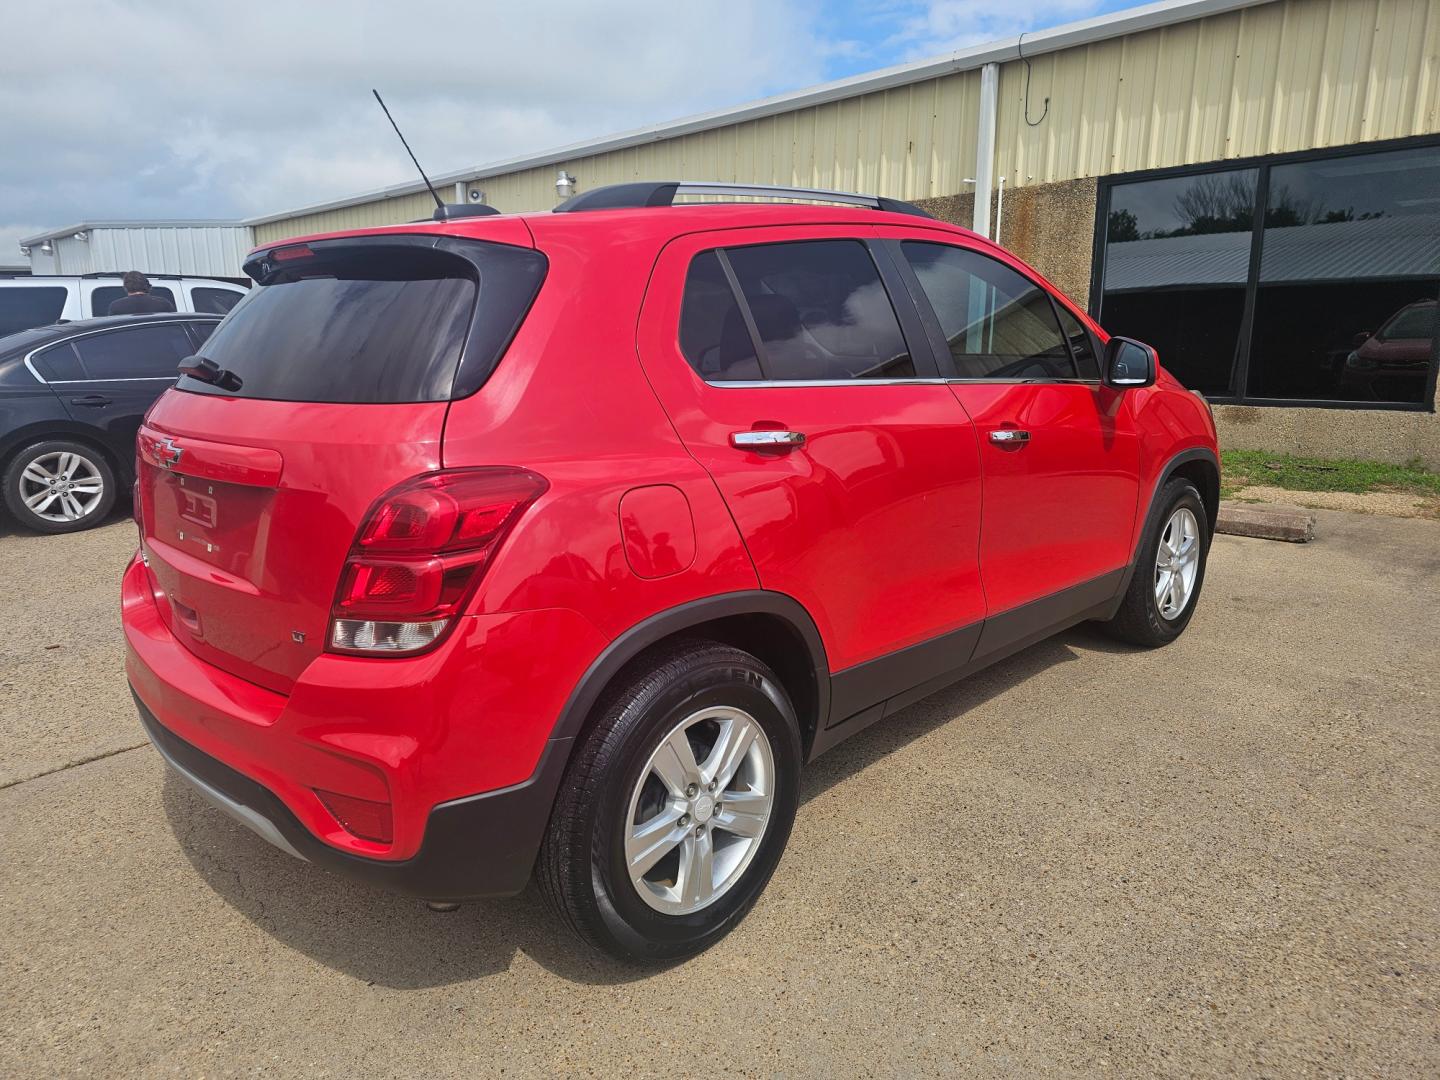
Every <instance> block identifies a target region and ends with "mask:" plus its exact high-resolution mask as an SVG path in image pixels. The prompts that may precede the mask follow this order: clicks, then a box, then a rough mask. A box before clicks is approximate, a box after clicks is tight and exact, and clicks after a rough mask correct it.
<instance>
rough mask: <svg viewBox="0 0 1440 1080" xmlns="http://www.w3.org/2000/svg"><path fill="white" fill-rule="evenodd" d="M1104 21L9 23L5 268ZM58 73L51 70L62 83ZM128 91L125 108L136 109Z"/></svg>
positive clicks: (630, 1)
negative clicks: (157, 228) (180, 223)
mask: <svg viewBox="0 0 1440 1080" xmlns="http://www.w3.org/2000/svg"><path fill="white" fill-rule="evenodd" d="M1123 6H1126V5H1123V4H1120V3H1116V2H1114V0H876V2H873V3H862V2H860V0H841V2H838V3H829V4H827V3H821V2H819V0H724V2H723V3H719V2H711V3H681V4H677V5H674V6H672V7H671V8H669V9H667V10H666V12H665V17H664V18H658V19H657V18H656V17H655V16H656V7H655V4H654V0H607V2H606V3H605V4H603V5H602V4H596V3H595V2H594V0H543V2H541V3H532V4H515V3H513V0H507V2H506V3H505V4H504V6H503V7H502V6H499V5H496V4H493V3H490V4H487V3H485V2H484V0H481V2H480V3H471V4H464V5H459V6H454V7H452V8H451V9H449V10H448V12H447V14H446V15H445V16H444V17H443V18H432V17H429V16H426V15H424V14H422V13H421V12H420V9H417V8H415V7H414V6H407V5H404V4H397V3H395V2H394V0H307V2H304V3H295V2H294V0H246V3H245V4H243V5H240V6H236V5H233V4H196V3H191V2H189V0H87V2H86V3H84V4H48V3H28V4H14V5H11V6H9V7H7V10H6V16H5V22H6V30H7V32H8V34H9V39H10V40H14V41H60V42H64V43H65V45H64V48H63V50H62V51H61V53H59V54H57V53H55V52H54V51H53V50H45V49H11V50H9V51H8V52H7V54H6V60H5V64H4V65H3V68H0V94H3V100H4V101H5V108H4V109H0V252H3V254H4V255H5V256H9V257H12V258H13V257H14V256H15V254H16V251H15V242H16V241H17V240H18V239H19V238H20V237H21V236H26V235H31V234H34V233H36V232H40V231H42V230H44V229H48V228H58V227H62V226H64V225H68V224H72V223H75V222H79V221H82V220H96V219H103V218H183V217H202V218H230V217H249V216H254V215H258V214H265V213H276V212H280V211H283V210H288V209H291V208H294V207H297V206H301V205H304V204H307V203H312V202H318V201H324V200H328V199H335V198H341V197H344V196H346V195H351V194H355V193H358V192H362V191H366V190H369V189H373V188H377V187H382V186H385V185H389V184H395V183H402V182H405V181H408V180H410V179H412V178H413V176H414V173H413V171H412V168H411V165H410V163H409V161H408V160H407V159H406V157H405V155H404V152H403V151H402V150H401V148H400V146H399V145H398V144H397V143H396V141H395V139H394V136H393V135H392V134H391V132H390V130H389V128H388V127H387V126H386V125H385V121H384V117H383V116H382V115H381V114H380V112H379V110H378V109H377V108H376V107H375V103H374V101H373V100H372V99H371V97H370V88H371V87H372V86H378V87H380V88H381V90H382V92H383V93H384V94H385V97H386V100H387V102H388V103H389V104H390V107H391V110H392V111H393V112H394V114H395V116H396V119H397V120H399V121H400V123H401V125H402V126H403V128H404V130H405V133H406V135H407V136H408V137H409V139H410V142H411V144H412V145H413V146H414V147H415V150H416V153H417V154H418V155H419V157H420V160H421V161H422V162H423V163H424V164H425V166H426V167H427V168H428V169H430V170H431V171H432V172H434V173H444V172H447V171H452V170H459V169H463V168H467V167H469V166H472V165H479V164H483V163H486V162H491V161H497V160H502V159H504V158H508V157H513V156H517V155H520V154H526V153H534V152H537V151H542V150H546V149H549V148H552V147H556V146H562V145H566V144H568V143H574V142H580V141H583V140H586V139H592V138H596V137H598V136H602V135H606V134H611V133H614V132H618V131H624V130H628V129H631V128H635V127H640V126H644V125H649V124H656V123H663V122H665V121H667V120H673V119H676V118H679V117H682V116H687V115H691V114H694V113H697V112H703V111H707V110H711V109H718V108H724V107H726V106H731V105H737V104H740V103H742V102H745V101H750V100H753V99H755V98H758V97H764V96H767V95H770V94H775V93H780V92H783V91H786V90H795V89H799V88H801V87H804V86H809V85H813V84H815V83H819V82H825V81H828V80H830V79H836V78H841V77H844V76H848V75H855V74H859V73H862V72H866V71H870V70H873V69H875V68H880V67H886V66H889V65H891V64H896V63H900V62H903V61H907V60H913V59H918V58H921V57H926V56H933V55H937V54H940V53H944V52H946V51H949V50H953V49H956V48H960V47H963V46H966V45H973V44H976V43H978V42H983V41H991V40H995V39H997V38H1002V37H1007V36H1011V35H1014V34H1016V33H1019V32H1020V31H1022V30H1039V29H1043V28H1045V27H1047V26H1054V25H1057V24H1060V23H1066V22H1073V21H1076V20H1079V19H1085V18H1090V17H1092V16H1094V15H1097V14H1100V13H1103V12H1108V11H1114V10H1117V9H1118V8H1120V7H1123ZM57 56H58V57H59V59H58V60H57ZM137 87H138V88H142V91H141V92H139V93H137V92H136V91H135V88H137Z"/></svg>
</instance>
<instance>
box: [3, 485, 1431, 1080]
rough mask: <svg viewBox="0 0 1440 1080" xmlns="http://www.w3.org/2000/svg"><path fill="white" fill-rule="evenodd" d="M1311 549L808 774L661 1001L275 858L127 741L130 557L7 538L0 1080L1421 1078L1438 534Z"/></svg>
mask: <svg viewBox="0 0 1440 1080" xmlns="http://www.w3.org/2000/svg"><path fill="white" fill-rule="evenodd" d="M1317 517H1318V518H1319V519H1320V521H1319V526H1318V529H1317V539H1316V541H1315V542H1314V543H1312V544H1309V545H1304V546H1297V545H1289V544H1274V543H1267V542H1265V541H1260V540H1248V539H1241V538H1236V537H1228V536H1223V537H1219V538H1217V540H1216V543H1215V547H1214V549H1213V551H1212V558H1211V563H1210V571H1209V579H1208V581H1207V582H1206V587H1205V593H1204V595H1203V596H1202V598H1201V608H1200V611H1199V612H1198V614H1197V617H1196V619H1195V621H1194V622H1193V624H1192V625H1191V628H1190V630H1189V631H1188V632H1187V634H1186V635H1185V636H1184V637H1183V638H1182V639H1181V640H1180V641H1179V642H1177V643H1176V644H1174V645H1172V646H1171V647H1169V648H1167V649H1164V650H1160V651H1158V652H1150V653H1140V652H1134V651H1131V650H1128V649H1125V648H1121V647H1119V646H1117V645H1115V644H1113V643H1111V642H1110V641H1108V640H1107V639H1106V638H1104V637H1102V636H1101V635H1099V634H1098V633H1096V632H1095V631H1094V630H1092V629H1089V628H1079V629H1076V630H1074V631H1071V632H1070V633H1067V634H1065V635H1063V636H1061V637H1060V638H1058V639H1055V640H1052V641H1049V642H1046V643H1044V644H1042V645H1039V646H1037V647H1035V648H1033V649H1031V650H1030V651H1028V652H1027V653H1024V654H1022V655H1020V656H1018V657H1016V658H1014V659H1012V660H1010V661H1008V662H1006V663H1004V664H1002V665H1000V666H998V667H995V668H993V669H991V670H989V671H987V672H985V673H983V674H981V675H980V676H978V677H977V678H976V679H974V680H972V681H970V682H969V683H966V684H962V685H961V686H959V687H956V688H953V689H951V690H949V691H947V692H944V693H941V694H940V695H938V696H936V697H934V698H932V699H930V700H928V701H926V702H922V703H920V704H918V705H916V706H913V707H911V708H910V709H908V710H906V711H905V712H904V713H903V714H901V715H900V716H898V717H897V718H896V719H895V721H894V722H892V723H890V724H889V725H888V726H883V727H879V728H872V729H871V730H870V731H869V732H867V733H866V734H864V735H862V736H860V737H858V738H857V739H855V740H852V741H851V742H849V743H847V744H845V745H844V746H842V747H841V748H839V749H837V750H836V751H834V752H833V753H832V754H831V755H829V756H827V757H825V758H823V759H821V761H820V762H818V763H817V764H816V766H815V767H814V768H812V770H811V771H810V773H809V774H808V777H807V780H806V787H805V793H804V802H803V805H802V807H801V810H800V815H799V819H798V821H797V823H796V827H795V833H794V836H793V838H792V840H791V844H790V849H789V851H788V853H787V854H786V856H785V858H784V860H783V861H782V863H781V865H780V869H779V871H778V872H777V875H776V877H775V880H774V881H773V882H772V884H771V885H770V887H769V889H768V890H767V892H766V893H765V895H764V896H763V897H762V898H761V900H760V903H759V904H758V905H757V907H756V909H755V911H754V912H753V913H752V914H751V916H750V917H749V918H748V919H747V920H746V922H745V923H744V924H743V925H742V926H741V927H740V928H739V930H737V931H736V932H735V933H733V934H732V935H730V937H728V938H727V939H726V940H725V941H723V942H722V943H721V944H720V945H719V946H718V947H716V948H715V949H713V950H711V951H710V952H708V953H706V954H704V955H702V956H700V957H698V958H696V959H694V960H691V961H689V962H687V963H684V964H681V965H679V966H676V967H673V968H670V969H668V970H661V971H647V970H643V969H632V968H625V967H621V966H618V965H616V964H613V963H611V962H610V961H608V960H605V959H602V958H599V957H597V956H595V955H593V954H590V953H588V952H586V951H585V950H584V949H583V948H582V947H581V946H580V945H579V944H578V943H577V942H575V941H573V940H572V939H570V938H568V937H567V936H566V935H565V933H564V931H563V930H562V929H561V928H560V927H559V926H558V925H557V924H556V923H555V921H554V920H552V919H551V918H550V917H549V916H548V915H547V914H546V913H545V912H544V910H543V908H541V907H540V905H539V902H538V898H537V897H536V896H534V895H533V894H527V895H525V896H523V897H520V898H518V899H516V900H513V901H505V902H496V903H485V904H475V905H468V906H466V907H464V908H462V909H461V910H460V911H459V912H456V913H454V914H449V915H438V914H433V913H430V912H428V911H426V910H425V909H424V907H423V906H422V905H420V904H418V903H415V902H412V901H407V900H402V899H396V898H392V897H389V896H385V895H382V894H379V893H374V892H369V891H366V890H364V889H362V888H359V887H357V886H355V885H352V884H351V883H349V882H346V881H343V880H340V879H338V878H334V877H331V876H329V875H327V874H325V873H324V872H322V871H319V870H317V869H315V868H313V867H311V866H308V865H306V864H302V863H299V862H297V861H295V860H293V859H290V858H289V857H287V856H286V855H284V854H282V853H280V852H278V851H275V850H273V849H271V848H269V847H267V846H266V845H265V844H264V843H263V842H262V841H260V840H259V839H257V838H256V837H254V836H252V835H251V834H250V833H248V832H246V831H245V830H243V829H242V828H240V827H239V826H237V825H235V824H233V823H232V822H230V821H229V819H227V818H225V817H223V816H222V815H220V814H219V813H218V812H216V811H213V810H212V809H210V808H209V807H208V806H207V805H206V804H205V803H204V802H202V801H201V800H200V799H199V798H198V797H196V796H194V795H193V794H192V793H191V792H190V791H189V790H188V789H186V788H185V787H184V785H183V784H182V783H180V782H179V781H177V780H176V779H175V778H174V777H172V776H167V774H166V771H165V768H164V766H163V764H162V763H161V762H160V760H159V758H158V757H157V756H156V755H155V754H154V752H153V751H151V750H150V749H149V748H148V746H140V747H139V748H137V749H127V747H136V746H138V745H139V744H140V743H142V741H143V740H142V738H141V736H140V734H139V730H138V728H137V726H136V723H135V720H134V717H133V715H132V708H131V704H130V701H129V696H128V693H127V691H126V689H125V685H124V678H123V674H122V672H121V661H120V658H121V650H120V645H119V631H118V624H117V615H116V610H115V609H116V590H117V585H118V576H119V571H120V568H121V565H122V564H123V562H124V561H125V559H126V558H127V556H128V554H129V553H130V551H131V550H132V549H133V539H134V528H133V526H132V525H130V524H129V523H128V521H122V522H119V523H116V524H112V525H109V526H106V527H104V528H102V529H100V530H97V531H94V532H90V533H85V534H81V535H79V536H74V537H50V538H42V537H34V536H30V535H28V534H17V533H3V534H0V596H4V597H5V598H6V600H5V604H4V610H5V612H6V614H7V616H8V618H7V622H8V623H9V629H10V633H9V634H8V635H6V636H5V637H4V638H3V639H0V664H3V669H0V716H3V735H4V739H3V745H0V784H8V785H9V786H7V787H5V788H4V789H3V790H0V1074H3V1075H8V1076H40V1075H45V1076H50V1075H75V1074H89V1075H123V1074H145V1075H172V1074H183V1075H196V1076H198V1075H212V1076H228V1075H237V1074H252V1073H257V1072H260V1073H271V1074H274V1075H293V1074H298V1073H304V1074H306V1075H355V1074H358V1073H360V1072H361V1071H362V1070H363V1071H364V1072H365V1073H367V1074H370V1075H402V1074H404V1075H431V1076H453V1075H460V1074H462V1073H463V1074H469V1075H502V1074H503V1075H506V1076H511V1075H522V1076H523V1075H555V1074H562V1075H614V1074H617V1073H622V1072H623V1073H625V1074H628V1075H632V1076H649V1075H662V1074H663V1075H667V1076H670V1077H675V1076H683V1075H707V1076H728V1075H780V1076H853V1075H897V1074H898V1075H934V1074H938V1073H943V1072H954V1071H960V1070H964V1071H965V1072H966V1073H967V1074H973V1075H980V1076H1013V1075H1026V1076H1032V1075H1044V1074H1052V1075H1077V1074H1080V1075H1108V1074H1135V1075H1139V1074H1143V1075H1154V1074H1164V1075H1183V1076H1189V1075H1202V1076H1229V1075H1236V1074H1244V1075H1267V1076H1293V1075H1340V1074H1350V1075H1394V1076H1417V1075H1435V1074H1436V1073H1437V1072H1440V941H1437V938H1440V844H1437V833H1440V738H1437V726H1440V725H1437V719H1440V705H1437V701H1440V698H1437V695H1440V685H1437V683H1440V680H1437V674H1436V672H1437V664H1436V655H1437V645H1440V525H1437V524H1436V523H1435V522H1431V521H1424V520H1395V519H1386V518H1375V517H1360V516H1355V515H1347V514H1340V513H1332V512H1325V511H1320V512H1318V514H1317Z"/></svg>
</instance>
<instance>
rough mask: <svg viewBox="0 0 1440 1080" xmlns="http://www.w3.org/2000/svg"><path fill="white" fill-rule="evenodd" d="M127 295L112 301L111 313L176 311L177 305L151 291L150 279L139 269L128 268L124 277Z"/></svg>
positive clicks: (139, 313) (141, 313)
mask: <svg viewBox="0 0 1440 1080" xmlns="http://www.w3.org/2000/svg"><path fill="white" fill-rule="evenodd" d="M122 281H123V282H124V284H125V295H124V296H122V297H120V299H118V300H112V301H111V302H110V314H111V315H150V314H153V313H154V312H157V311H174V310H175V305H174V304H172V303H171V302H170V301H169V300H166V299H165V298H164V297H163V296H156V295H155V294H153V293H152V292H151V291H150V279H149V278H147V277H146V276H145V275H144V274H142V273H140V271H139V270H127V271H125V276H124V278H123V279H122Z"/></svg>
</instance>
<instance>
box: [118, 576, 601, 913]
mask: <svg viewBox="0 0 1440 1080" xmlns="http://www.w3.org/2000/svg"><path fill="white" fill-rule="evenodd" d="M153 588H154V585H153V578H152V576H151V575H150V572H149V570H148V569H147V568H146V567H145V566H144V565H143V563H142V562H141V560H140V558H139V557H138V556H137V557H136V559H135V560H134V561H133V562H132V563H131V564H130V566H129V567H128V568H127V569H126V571H125V577H124V582H123V585H122V590H121V611H122V622H123V624H124V628H125V639H126V646H127V648H126V660H125V668H126V673H127V675H128V676H129V679H130V684H131V686H132V688H133V689H134V691H135V694H136V697H137V699H138V700H139V702H140V704H141V705H142V706H143V707H144V709H145V710H146V711H148V712H149V713H150V714H151V715H152V716H153V718H154V720H155V721H156V723H158V725H159V726H160V727H161V728H162V729H163V730H164V732H168V733H169V734H170V735H173V736H174V737H175V738H176V739H178V740H180V741H181V744H182V745H183V746H185V747H188V748H192V749H193V750H194V751H196V752H198V753H199V754H200V755H203V756H204V757H206V758H209V759H214V761H215V762H217V763H219V765H220V766H222V767H223V768H224V769H225V770H227V771H233V773H234V774H236V775H237V776H238V777H239V778H243V780H244V781H247V782H249V783H252V784H254V785H258V786H259V787H260V788H261V789H263V791H265V792H267V793H269V794H270V795H272V796H273V797H274V799H275V800H277V806H282V807H283V810H284V812H285V813H286V814H288V815H290V816H292V817H293V821H294V823H298V826H299V827H301V828H303V830H304V832H305V833H306V834H308V837H307V836H304V835H302V836H300V837H299V842H298V844H297V846H302V847H309V846H310V845H309V844H308V843H307V840H313V841H317V842H318V843H319V846H321V847H322V848H329V849H333V850H334V851H336V852H339V853H344V854H346V855H349V856H359V857H361V858H362V859H363V861H364V862H391V863H400V862H404V861H406V860H413V859H414V858H415V857H416V856H417V854H418V853H420V852H421V849H422V846H425V847H429V845H428V844H427V843H426V832H427V823H428V822H429V820H430V818H431V817H432V814H435V813H438V808H444V807H446V806H451V805H458V804H462V803H464V804H467V805H468V804H472V803H474V801H475V799H476V798H477V796H478V797H481V798H483V796H484V794H485V793H487V792H497V793H499V794H504V793H505V792H507V791H513V790H515V789H518V788H526V786H527V785H531V786H533V784H534V783H535V782H536V781H538V780H539V779H540V776H539V774H540V773H541V772H544V771H545V770H542V769H540V768H539V766H540V765H541V762H542V756H543V757H544V758H545V760H546V762H547V763H548V764H549V765H550V767H552V768H553V763H554V761H555V760H556V759H557V758H558V760H559V767H560V768H561V769H563V765H564V758H565V756H566V755H565V753H563V752H562V753H559V754H556V753H555V752H554V751H555V750H556V749H557V748H556V747H552V746H550V736H551V732H552V728H553V726H554V722H555V718H556V717H557V716H559V715H560V712H561V709H562V707H563V706H564V703H565V700H566V698H567V697H568V696H569V693H570V691H571V690H572V689H573V688H574V687H575V685H576V683H577V682H578V681H579V680H580V677H581V675H582V674H583V673H584V671H585V670H586V668H587V667H588V665H589V664H590V663H591V661H593V659H594V658H595V657H596V656H597V655H598V654H599V653H600V651H601V650H602V649H603V647H604V645H605V641H604V638H603V637H602V636H601V635H600V633H599V632H598V631H597V630H595V629H594V627H593V626H591V625H590V623H589V622H587V621H586V620H585V619H583V618H582V617H581V616H579V615H577V614H575V613H573V612H569V611H562V610H558V609H549V610H541V611H526V612H515V613H509V614H500V615H484V616H467V617H465V618H463V619H462V621H461V625H459V626H457V627H456V628H455V632H454V633H453V634H451V635H450V636H449V638H447V639H446V641H445V642H444V643H443V644H442V645H441V647H440V648H438V649H437V650H435V651H434V652H432V653H427V654H425V655H422V656H416V657H409V658H393V659H392V658H383V659H371V658H361V657H349V656H335V655H330V654H324V655H322V656H320V657H319V658H317V659H316V660H315V661H314V662H313V663H311V665H310V666H309V667H308V668H307V669H306V670H305V671H304V672H303V673H302V674H301V676H300V678H299V679H298V680H297V681H296V683H295V686H294V688H293V690H292V692H291V693H290V694H289V695H282V694H277V693H274V692H272V691H270V690H266V689H264V688H262V687H259V686H256V685H255V684H254V683H250V682H247V681H245V680H244V679H241V678H238V677H236V676H234V675H231V674H230V673H228V672H226V671H224V670H222V669H220V668H218V667H216V666H214V665H213V664H210V663H207V662H206V661H204V660H201V659H200V658H198V657H197V656H195V655H194V654H193V653H192V652H190V651H189V650H188V649H187V648H185V646H184V645H183V644H181V643H180V642H179V641H178V640H177V639H176V638H175V637H174V635H172V634H171V632H170V630H169V628H168V627H167V626H166V625H165V624H164V622H163V621H162V619H161V617H160V613H159V611H158V609H157V608H156V605H155V601H154V596H153V591H152V590H153ZM152 737H154V736H153V734H152ZM156 742H157V745H159V746H160V747H161V749H162V751H163V750H164V749H165V746H164V745H162V744H161V741H160V739H157V740H156ZM558 749H560V750H562V751H563V750H565V749H567V747H559V748H558ZM547 751H548V752H547ZM170 756H171V755H169V754H167V757H170ZM174 763H175V761H174V760H173V758H172V764H174ZM182 771H186V772H193V771H194V770H193V769H184V770H182ZM191 779H192V780H193V779H194V778H193V777H191ZM557 779H558V776H557ZM235 783H236V784H239V781H238V780H237V781H235ZM317 789H320V790H324V791H333V792H339V793H341V794H344V795H350V796H353V797H356V798H361V799H368V800H372V801H376V802H388V803H389V804H390V806H391V810H392V819H393V824H394V838H393V842H392V843H390V844H388V845H387V844H380V843H376V842H374V841H370V840H364V839H361V838H359V837H357V836H354V835H352V834H351V833H349V832H348V831H346V830H345V829H344V828H343V827H342V825H341V824H340V822H339V821H337V820H336V819H335V818H334V817H333V816H332V815H331V814H330V812H329V810H327V809H326V807H325V805H324V804H323V803H322V802H321V800H320V798H319V797H318V796H317V795H316V790H317ZM527 790H529V789H528V788H527ZM552 790H553V789H552ZM534 794H535V792H534V791H533V790H530V791H529V796H527V800H526V810H525V812H526V813H528V814H531V815H532V816H533V815H535V814H536V813H538V814H539V815H540V816H541V820H540V822H539V823H538V825H536V826H534V827H530V826H531V825H532V823H529V822H523V823H522V822H515V823H514V825H513V826H511V827H512V828H515V829H518V831H520V832H523V833H526V834H532V833H533V834H534V836H535V837H536V840H537V842H538V836H539V835H540V832H541V831H543V825H544V817H546V816H548V813H549V805H548V801H547V800H541V802H543V805H542V806H538V807H537V806H535V805H531V804H534V803H535V802H536V800H535V799H534V798H533V796H534ZM252 801H253V800H252ZM496 805H498V804H496ZM515 809H519V807H518V806H516V807H515ZM269 816H274V815H273V814H272V815H269ZM282 824H283V823H282ZM282 831H284V830H282ZM322 854H323V852H322ZM512 854H513V853H512ZM533 854H534V852H533V850H532V851H531V852H530V855H531V856H532V857H533ZM306 855H307V857H309V853H308V852H306ZM322 861H328V860H323V859H322ZM521 885H523V881H522V882H521ZM404 891H410V890H404ZM491 891H492V890H490V889H488V888H487V889H484V890H481V891H479V892H477V893H476V895H481V894H489V893H490V892H491Z"/></svg>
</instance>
